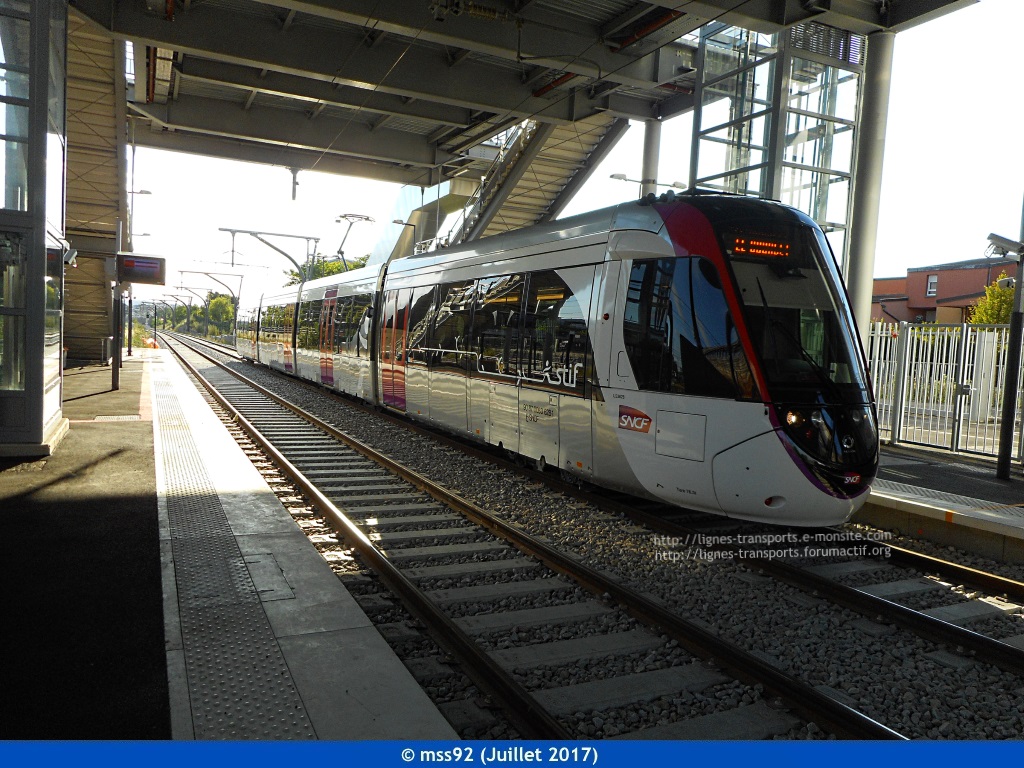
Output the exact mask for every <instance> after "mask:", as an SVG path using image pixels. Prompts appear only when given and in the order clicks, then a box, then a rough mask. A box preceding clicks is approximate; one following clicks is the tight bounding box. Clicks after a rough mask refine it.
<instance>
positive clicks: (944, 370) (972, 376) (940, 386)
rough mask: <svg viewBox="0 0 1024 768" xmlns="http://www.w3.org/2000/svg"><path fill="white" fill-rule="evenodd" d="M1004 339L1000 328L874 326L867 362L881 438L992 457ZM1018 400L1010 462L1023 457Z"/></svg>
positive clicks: (1006, 333) (1000, 397) (1003, 329)
mask: <svg viewBox="0 0 1024 768" xmlns="http://www.w3.org/2000/svg"><path fill="white" fill-rule="evenodd" d="M1008 336H1009V328H1008V326H1005V325H968V324H961V325H937V324H933V323H922V324H911V323H873V324H872V325H871V341H870V345H869V349H868V363H869V365H870V368H871V378H872V382H873V384H874V389H875V398H876V400H877V402H878V426H879V433H880V436H881V438H882V440H884V441H887V442H889V443H890V444H892V445H895V444H897V443H914V444H918V445H927V446H932V447H935V448H945V449H947V450H950V451H954V452H965V453H978V454H984V455H988V456H995V455H996V454H997V453H998V451H999V430H1000V421H1001V418H1000V417H1001V409H1002V403H1003V382H1004V381H1005V370H1006V352H1007V339H1008ZM1021 396H1022V395H1021V393H1018V397H1017V404H1016V405H1017V407H1016V408H1015V409H1014V419H1015V423H1014V441H1013V457H1014V458H1015V459H1017V460H1020V458H1021V456H1022V455H1024V439H1022V438H1024V433H1022V431H1021V424H1020V413H1021Z"/></svg>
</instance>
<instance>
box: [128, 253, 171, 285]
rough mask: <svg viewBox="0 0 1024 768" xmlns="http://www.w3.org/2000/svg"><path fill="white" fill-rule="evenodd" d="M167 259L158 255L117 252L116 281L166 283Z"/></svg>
mask: <svg viewBox="0 0 1024 768" xmlns="http://www.w3.org/2000/svg"><path fill="white" fill-rule="evenodd" d="M166 275H167V260H166V259H163V258H160V257H159V256H137V255H136V254H134V253H119V254H117V282H118V283H133V284H135V285H166V281H165V278H166Z"/></svg>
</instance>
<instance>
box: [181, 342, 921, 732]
mask: <svg viewBox="0 0 1024 768" xmlns="http://www.w3.org/2000/svg"><path fill="white" fill-rule="evenodd" d="M170 346H171V348H172V350H173V351H175V353H176V354H179V356H180V357H181V358H182V359H183V360H186V361H187V360H189V359H192V362H193V364H194V365H195V367H194V368H192V374H193V376H195V377H196V379H197V380H198V381H200V382H201V383H202V384H203V386H205V387H208V388H210V389H211V390H216V391H217V394H216V395H214V396H215V397H216V398H217V400H218V401H219V402H220V404H221V406H222V407H223V408H225V409H228V410H229V411H231V412H232V413H233V418H234V419H235V420H236V421H237V422H238V423H239V425H241V426H242V427H243V429H245V431H246V432H247V433H248V434H249V435H250V437H251V438H252V439H254V440H255V441H256V442H258V443H259V444H260V445H261V447H262V448H263V450H264V451H265V452H266V453H267V454H268V455H269V456H270V457H271V459H272V460H273V462H274V463H275V464H276V465H277V467H278V468H280V469H281V470H282V471H283V472H285V473H286V474H287V475H288V476H289V478H290V480H291V481H292V482H294V483H296V484H297V485H298V487H299V488H301V490H302V492H303V494H304V495H305V496H306V497H307V498H308V499H310V500H311V501H312V502H313V503H314V504H315V505H316V506H317V508H318V509H320V510H321V511H322V512H323V513H324V514H325V515H326V516H327V517H328V519H329V520H330V522H331V524H332V525H334V526H335V527H336V529H337V530H338V532H339V533H338V535H339V536H340V537H343V538H344V540H345V542H346V543H347V544H348V545H350V546H352V547H353V548H354V549H356V550H357V551H358V552H359V555H360V557H362V558H363V559H364V561H365V562H367V563H368V564H369V565H370V567H372V568H373V570H374V571H375V572H377V573H378V574H379V575H380V578H381V579H382V580H383V581H384V582H385V583H387V584H388V586H389V588H390V589H391V590H393V591H394V593H395V594H397V595H398V596H399V597H400V599H401V600H402V602H403V603H404V604H405V606H406V607H407V609H408V610H409V611H410V612H411V613H412V614H413V615H414V616H415V617H416V618H417V619H418V620H419V621H421V622H422V623H423V624H425V625H426V626H428V627H430V629H431V634H432V635H434V636H435V637H436V638H437V639H438V641H439V642H440V643H441V645H442V646H443V647H444V648H445V649H446V650H447V651H448V652H449V653H451V654H452V655H453V656H455V657H456V658H458V660H459V662H460V663H461V664H462V665H463V668H464V669H465V670H466V671H467V674H468V675H469V676H470V677H471V678H472V679H473V680H474V682H475V683H476V684H477V685H478V686H479V687H480V688H481V689H482V690H485V691H487V693H488V694H489V695H490V696H491V697H492V698H494V699H495V700H496V701H500V702H502V704H503V707H504V709H505V711H506V712H507V713H508V715H509V717H510V719H511V720H512V722H513V723H514V725H515V727H516V729H517V730H518V731H519V732H520V733H521V734H522V735H524V736H527V737H542V738H565V737H580V736H627V735H628V736H630V737H633V738H637V737H640V738H709V737H710V738H715V737H716V736H717V737H719V738H728V737H731V738H768V737H772V736H783V737H784V736H787V735H792V734H793V733H796V732H800V731H801V729H806V730H808V732H810V733H813V732H814V731H815V730H817V729H818V726H819V725H820V726H822V727H824V728H826V729H827V730H828V731H830V732H833V733H836V734H838V735H842V736H846V737H863V738H876V739H879V738H901V737H900V735H899V734H898V733H896V732H895V731H893V730H891V729H889V728H886V727H885V726H882V725H880V724H879V723H877V722H875V721H873V720H872V719H871V718H869V717H866V716H865V715H864V714H863V713H861V712H859V711H857V710H856V709H855V708H853V707H850V706H848V705H846V704H845V703H843V702H842V701H840V700H838V699H837V698H836V697H833V696H830V695H829V694H828V693H827V692H823V691H821V690H819V689H816V688H815V687H813V686H810V685H807V684H806V683H804V682H802V681H800V680H799V679H797V678H795V677H793V676H792V675H788V674H786V673H784V672H782V671H781V670H779V669H778V668H777V667H776V666H775V665H772V664H770V663H766V662H765V660H764V659H762V658H759V657H758V656H756V655H754V654H751V653H749V652H747V651H746V650H744V649H743V648H741V647H739V646H737V645H736V644H734V643H730V642H726V641H725V640H724V639H723V638H722V637H720V636H717V635H716V634H715V633H713V632H709V631H708V630H707V629H706V628H704V627H703V626H701V625H700V624H698V623H694V622H690V621H687V620H686V619H684V618H682V617H681V616H680V615H679V614H678V613H676V612H674V611H672V610H670V609H668V608H666V607H665V605H664V604H662V603H661V602H660V601H659V600H657V599H652V598H651V597H650V596H649V595H645V594H641V593H640V592H638V591H636V590H635V589H631V588H629V587H627V586H625V585H624V584H623V582H622V580H620V579H617V578H614V577H610V576H609V575H608V574H607V573H604V572H602V571H601V570H599V569H596V568H593V567H590V566H588V565H586V564H585V563H583V562H581V560H580V559H579V558H577V557H575V556H573V554H571V553H567V552H565V551H563V550H562V549H561V548H559V547H556V546H553V545H552V544H550V543H548V542H546V541H544V540H542V539H541V538H539V537H537V536H531V535H529V534H528V533H526V532H525V531H524V530H523V529H522V528H521V527H520V526H517V525H514V524H510V523H509V522H508V521H507V520H505V519H503V516H500V515H495V514H492V513H491V512H489V511H487V510H486V509H484V508H483V507H481V506H480V505H477V504H474V503H472V502H471V501H469V500H468V499H465V498H463V497H462V496H460V495H459V494H458V493H456V492H454V491H453V490H451V489H449V488H445V487H443V486H440V485H438V484H437V483H434V482H432V481H431V480H430V479H428V478H427V477H425V476H424V475H423V474H421V473H418V472H415V471H413V470H410V469H408V468H405V467H403V466H401V465H400V464H398V463H397V462H395V461H393V460H391V459H389V458H388V457H386V456H383V455H380V454H379V453H378V452H376V451H374V450H373V449H371V448H370V447H369V446H367V445H365V444H363V443H361V442H360V441H358V440H354V439H353V438H351V437H350V436H348V435H345V434H343V433H342V432H341V431H340V430H338V429H337V428H335V427H333V426H331V425H329V424H326V423H324V422H322V421H320V420H319V419H316V418H315V417H313V416H312V415H311V414H308V413H305V412H301V411H300V410H299V409H296V408H295V407H294V406H290V405H287V404H286V403H284V402H283V401H281V399H279V398H277V397H276V396H274V395H272V394H271V393H269V392H268V391H266V390H263V389H262V388H261V387H259V386H258V385H256V384H255V383H254V382H243V381H241V379H240V378H239V374H237V373H235V372H228V371H227V370H226V369H224V368H223V367H217V366H216V365H215V364H214V362H213V361H212V360H210V359H209V358H206V357H203V358H197V353H196V351H194V350H189V351H185V350H183V349H181V346H183V345H182V344H181V342H179V341H174V342H172V343H171V345H170ZM480 470H481V471H482V472H486V471H487V465H484V464H481V467H480ZM623 713H625V714H623ZM609 721H614V723H615V724H614V725H608V722H609ZM811 722H813V723H815V725H814V728H810V727H809V726H808V723H811Z"/></svg>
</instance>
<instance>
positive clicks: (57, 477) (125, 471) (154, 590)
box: [0, 350, 1024, 739]
mask: <svg viewBox="0 0 1024 768" xmlns="http://www.w3.org/2000/svg"><path fill="white" fill-rule="evenodd" d="M64 415H65V416H66V417H67V418H68V419H69V420H70V431H69V433H68V435H67V437H66V438H65V439H64V441H63V442H62V443H61V445H60V447H59V449H58V450H57V451H56V452H55V453H54V455H53V456H50V457H48V458H46V459H41V460H25V461H18V460H15V459H0V577H2V579H3V584H4V585H5V615H4V618H5V627H4V632H3V633H2V634H3V646H2V647H3V650H4V657H3V658H4V659H5V669H4V675H3V679H4V685H3V692H4V695H3V696H2V697H0V700H2V704H0V706H2V708H3V709H2V714H0V738H3V739H172V738H173V739H375V738H382V739H414V738H424V739H429V738H445V739H447V738H455V733H454V731H453V730H452V729H451V727H450V726H449V725H448V723H447V722H446V721H445V720H444V718H443V717H442V716H441V715H440V714H439V713H438V711H437V709H436V707H434V705H433V704H432V703H431V702H430V701H429V699H428V698H427V697H426V695H425V694H424V693H423V692H422V690H421V688H420V686H419V685H418V684H417V683H416V682H415V680H413V678H412V676H411V675H410V674H409V673H408V672H407V671H406V669H405V667H404V666H403V665H402V664H401V663H400V662H399V661H398V659H397V658H395V657H394V655H393V653H392V652H391V649H390V648H389V647H388V646H387V645H386V643H384V641H383V640H382V639H381V637H380V635H379V634H378V633H377V631H376V630H375V629H374V628H373V626H372V623H371V622H370V620H369V619H368V618H367V617H366V616H365V615H364V614H363V613H362V611H361V610H359V608H358V606H357V605H356V604H355V601H354V600H353V598H352V597H351V596H350V595H349V594H348V593H347V591H346V590H345V589H344V587H343V585H342V584H341V582H340V581H339V580H338V579H337V577H336V576H335V575H334V573H333V572H332V571H331V570H330V568H329V567H328V566H327V564H326V563H324V562H323V560H322V559H321V558H320V556H319V555H318V554H317V553H316V551H315V550H314V549H313V547H312V545H310V544H309V543H308V541H307V540H306V539H305V537H304V536H303V535H302V534H301V533H300V532H299V530H298V527H297V526H296V525H295V524H294V523H293V522H292V519H291V516H290V515H289V514H288V513H287V511H286V510H285V509H284V508H283V507H282V506H281V504H280V502H279V501H278V500H277V498H276V496H275V495H274V494H273V492H272V491H271V490H270V489H269V487H268V486H267V485H266V483H265V482H264V480H263V479H262V477H260V475H259V474H258V472H256V470H255V469H254V468H253V467H252V465H251V463H250V462H249V461H248V459H247V458H246V457H245V455H244V453H243V452H242V451H241V449H240V448H238V446H237V444H236V443H235V442H234V440H232V439H231V437H230V435H229V434H228V432H227V430H226V429H225V428H224V426H223V425H222V424H221V423H220V421H219V420H218V419H217V418H216V416H215V415H214V414H213V412H212V411H211V409H210V408H209V406H208V405H207V404H206V402H205V401H204V400H203V398H202V397H201V396H200V394H199V393H198V391H197V390H196V389H195V387H194V386H193V385H192V384H191V383H190V382H189V380H188V379H187V377H186V376H185V374H184V372H183V371H182V370H181V368H180V367H179V366H178V365H177V363H176V362H174V360H173V358H172V357H171V356H170V353H169V352H167V351H165V350H137V351H136V352H135V354H134V356H133V357H130V358H125V362H124V366H123V368H122V369H121V374H120V388H119V389H118V390H117V391H112V390H111V369H110V368H109V367H104V366H94V367H86V368H72V369H69V370H67V371H66V372H65V381H64ZM860 516H861V517H862V518H864V519H873V520H874V522H876V523H878V524H880V525H883V526H885V527H887V528H893V527H895V528H897V529H899V530H902V531H904V532H907V533H910V534H912V535H925V536H927V537H928V538H932V539H933V540H937V541H948V543H950V544H954V545H956V546H961V547H964V548H968V549H973V550H974V551H980V552H982V553H983V554H984V553H985V552H986V551H988V552H989V553H990V554H991V555H992V556H996V557H998V559H1003V560H1008V561H1010V562H1024V476H1022V474H1021V470H1020V467H1019V466H1018V465H1015V466H1014V469H1013V480H1012V481H1000V480H997V479H995V465H994V463H993V462H987V461H972V460H968V459H965V458H964V457H961V456H951V455H949V454H942V453H938V452H925V451H919V450H910V449H905V448H900V449H890V448H884V449H883V458H882V469H881V473H880V479H879V481H878V483H877V484H876V487H875V489H874V490H873V492H872V495H871V499H870V501H869V503H868V504H867V505H866V506H865V508H864V511H863V513H861V515H860Z"/></svg>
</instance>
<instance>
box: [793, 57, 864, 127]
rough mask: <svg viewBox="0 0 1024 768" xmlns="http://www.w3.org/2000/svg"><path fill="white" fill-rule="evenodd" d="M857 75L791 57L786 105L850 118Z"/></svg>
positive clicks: (854, 105) (854, 112)
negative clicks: (787, 102) (787, 103)
mask: <svg viewBox="0 0 1024 768" xmlns="http://www.w3.org/2000/svg"><path fill="white" fill-rule="evenodd" d="M859 83H860V79H859V77H858V76H857V74H856V73H855V72H847V71H845V70H842V69H838V68H836V67H830V66H828V65H826V64H820V63H818V62H816V61H808V60H807V59H800V58H794V59H793V61H792V63H791V65H790V83H789V107H790V108H791V109H800V110H803V111H805V112H815V113H817V114H819V115H826V116H828V117H838V118H840V119H841V120H849V121H851V122H852V121H853V120H855V119H856V117H857V95H858V94H857V91H858V86H859Z"/></svg>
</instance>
